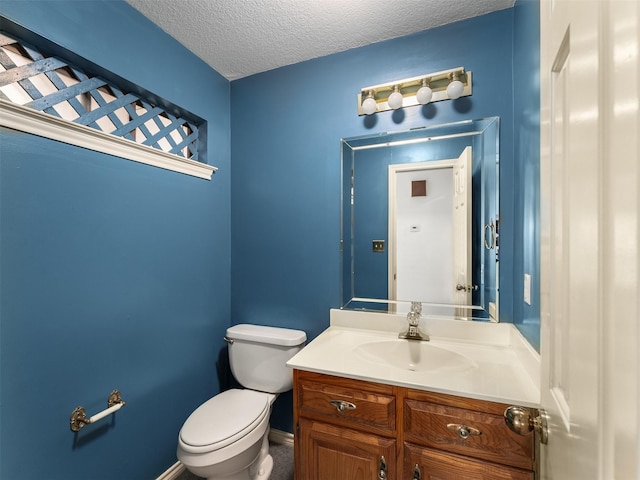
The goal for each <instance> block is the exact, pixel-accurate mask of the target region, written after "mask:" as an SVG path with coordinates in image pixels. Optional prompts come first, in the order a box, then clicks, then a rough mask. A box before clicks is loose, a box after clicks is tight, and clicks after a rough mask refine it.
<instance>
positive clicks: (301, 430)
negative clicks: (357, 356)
mask: <svg viewBox="0 0 640 480" xmlns="http://www.w3.org/2000/svg"><path fill="white" fill-rule="evenodd" d="M293 378H294V387H293V388H294V421H295V425H296V432H295V442H294V449H295V458H296V461H295V465H296V467H295V469H296V479H299V480H300V479H302V480H353V479H363V480H368V479H378V478H389V479H391V478H395V477H396V476H397V469H398V468H399V466H398V464H399V462H398V461H397V459H398V458H399V457H398V452H399V446H398V441H397V436H398V429H397V420H396V418H397V408H398V404H397V400H396V399H397V390H398V387H392V386H389V385H382V384H377V383H371V382H362V381H358V380H350V379H345V378H341V377H334V376H330V375H322V374H317V373H311V372H303V371H300V370H294V377H293ZM381 472H382V473H381Z"/></svg>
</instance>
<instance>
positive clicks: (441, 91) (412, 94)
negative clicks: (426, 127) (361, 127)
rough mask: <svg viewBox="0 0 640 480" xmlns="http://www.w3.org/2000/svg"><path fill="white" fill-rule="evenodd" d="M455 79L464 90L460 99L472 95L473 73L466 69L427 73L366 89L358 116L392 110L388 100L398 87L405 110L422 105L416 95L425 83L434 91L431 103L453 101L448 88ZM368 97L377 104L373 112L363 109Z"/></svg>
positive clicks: (361, 91)
mask: <svg viewBox="0 0 640 480" xmlns="http://www.w3.org/2000/svg"><path fill="white" fill-rule="evenodd" d="M454 79H456V80H459V81H460V82H462V86H463V89H462V94H461V95H460V97H467V96H469V95H471V94H472V76H471V72H468V71H465V69H464V67H457V68H452V69H449V70H443V71H440V72H434V73H427V74H424V75H419V76H417V77H411V78H405V79H404V80H394V81H393V82H388V83H383V84H380V85H373V86H371V87H364V88H362V89H361V90H360V93H359V94H358V115H367V114H371V113H377V112H384V111H386V110H391V109H392V107H390V106H389V102H388V99H389V96H390V95H391V94H392V93H393V92H394V90H395V88H396V87H398V91H399V92H400V93H401V94H402V107H403V108H404V107H412V106H416V105H420V102H418V99H417V97H416V93H417V91H418V90H419V89H420V87H422V86H423V84H424V83H428V86H429V87H430V88H431V90H432V91H433V94H432V96H431V100H430V103H432V102H439V101H441V100H451V98H450V97H449V95H448V94H447V87H448V86H449V84H450V83H451V82H452V81H453V80H454ZM423 81H424V82H423ZM367 97H371V98H373V99H374V100H375V102H376V108H375V110H373V112H371V111H370V110H369V111H366V110H365V109H363V105H362V102H363V101H364V100H365V99H366V98H367ZM369 103H371V102H369Z"/></svg>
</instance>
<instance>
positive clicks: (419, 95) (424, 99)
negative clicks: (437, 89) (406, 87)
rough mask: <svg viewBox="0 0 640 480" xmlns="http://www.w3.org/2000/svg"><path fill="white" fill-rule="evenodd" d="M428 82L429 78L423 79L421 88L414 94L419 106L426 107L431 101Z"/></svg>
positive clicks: (431, 91)
mask: <svg viewBox="0 0 640 480" xmlns="http://www.w3.org/2000/svg"><path fill="white" fill-rule="evenodd" d="M430 81H431V79H430V78H423V79H422V86H421V87H420V88H419V89H418V91H417V92H416V100H418V103H419V104H420V105H426V104H427V103H429V102H430V101H431V98H433V90H431V87H430V86H429V83H430Z"/></svg>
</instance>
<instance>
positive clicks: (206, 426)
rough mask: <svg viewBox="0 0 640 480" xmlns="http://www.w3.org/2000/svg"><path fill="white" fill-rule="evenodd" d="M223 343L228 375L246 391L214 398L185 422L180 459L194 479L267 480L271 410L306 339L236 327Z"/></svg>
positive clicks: (253, 327) (268, 329)
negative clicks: (226, 347)
mask: <svg viewBox="0 0 640 480" xmlns="http://www.w3.org/2000/svg"><path fill="white" fill-rule="evenodd" d="M225 340H227V342H228V343H229V362H230V365H231V370H232V372H233V374H234V376H235V377H236V380H238V382H239V383H240V384H241V385H242V386H244V387H246V388H245V389H231V390H227V391H225V392H222V393H220V394H218V395H216V396H215V397H213V398H211V399H209V400H207V401H206V402H205V403H203V404H202V405H200V406H199V407H198V408H197V409H196V410H195V411H194V412H193V413H192V414H191V415H190V416H189V417H188V418H187V420H186V421H185V423H184V425H183V426H182V428H181V430H180V434H179V436H178V449H177V455H178V459H179V460H180V461H181V462H182V463H183V464H184V465H185V466H186V467H187V469H188V470H189V471H190V472H192V473H193V474H195V475H198V476H200V477H204V478H207V479H210V480H267V479H268V478H269V476H270V475H271V470H272V468H273V459H272V457H271V455H269V441H268V435H269V417H270V415H271V406H272V405H273V402H274V401H275V399H276V396H277V393H280V392H283V391H286V390H290V389H291V388H292V385H293V379H292V378H293V377H292V372H291V371H290V370H289V369H288V368H287V367H286V365H285V363H286V361H287V360H288V359H289V358H291V357H292V356H293V355H295V353H297V352H298V351H299V350H300V349H301V348H302V346H303V345H304V342H305V341H306V334H305V333H304V332H302V331H300V330H289V329H283V328H276V327H263V326H257V325H236V326H234V327H230V328H229V329H227V336H226V337H225ZM251 387H254V388H256V387H258V388H256V389H253V388H251Z"/></svg>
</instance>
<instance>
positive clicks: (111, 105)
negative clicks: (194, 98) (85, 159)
mask: <svg viewBox="0 0 640 480" xmlns="http://www.w3.org/2000/svg"><path fill="white" fill-rule="evenodd" d="M0 98H2V99H3V100H7V101H10V102H12V103H14V104H17V105H21V106H24V107H28V108H32V109H35V110H38V111H41V112H44V113H47V114H50V115H54V116H56V117H58V118H61V119H64V120H68V121H72V122H75V123H78V124H81V125H87V126H89V127H92V128H95V129H97V130H100V131H102V132H105V133H108V134H110V135H114V136H117V137H122V138H125V139H127V140H131V141H133V142H136V143H139V144H142V145H148V146H150V147H153V148H155V149H158V150H161V151H163V152H166V153H171V154H174V155H178V156H180V157H181V158H186V159H190V160H194V161H199V160H198V138H199V137H198V135H199V133H198V126H197V125H195V124H194V123H193V122H190V121H187V120H185V119H184V118H181V117H178V116H175V115H173V114H171V113H170V112H168V111H167V109H165V108H161V107H159V106H157V105H153V104H152V103H150V102H149V101H146V100H145V99H143V98H141V96H139V95H137V94H133V93H130V92H129V93H126V92H124V91H122V90H121V89H120V88H118V86H116V85H114V84H113V83H110V82H107V81H105V80H103V79H101V78H100V77H98V76H91V75H89V74H87V73H85V72H84V71H83V70H81V69H80V68H78V67H77V66H74V65H71V64H70V63H69V62H67V61H65V60H64V59H61V58H59V57H53V56H49V57H47V56H46V55H44V54H42V53H41V52H40V51H38V50H37V49H36V48H34V47H33V46H31V45H28V44H27V43H25V42H23V41H21V40H18V39H16V38H15V37H13V36H11V35H9V34H7V33H4V32H0Z"/></svg>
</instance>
